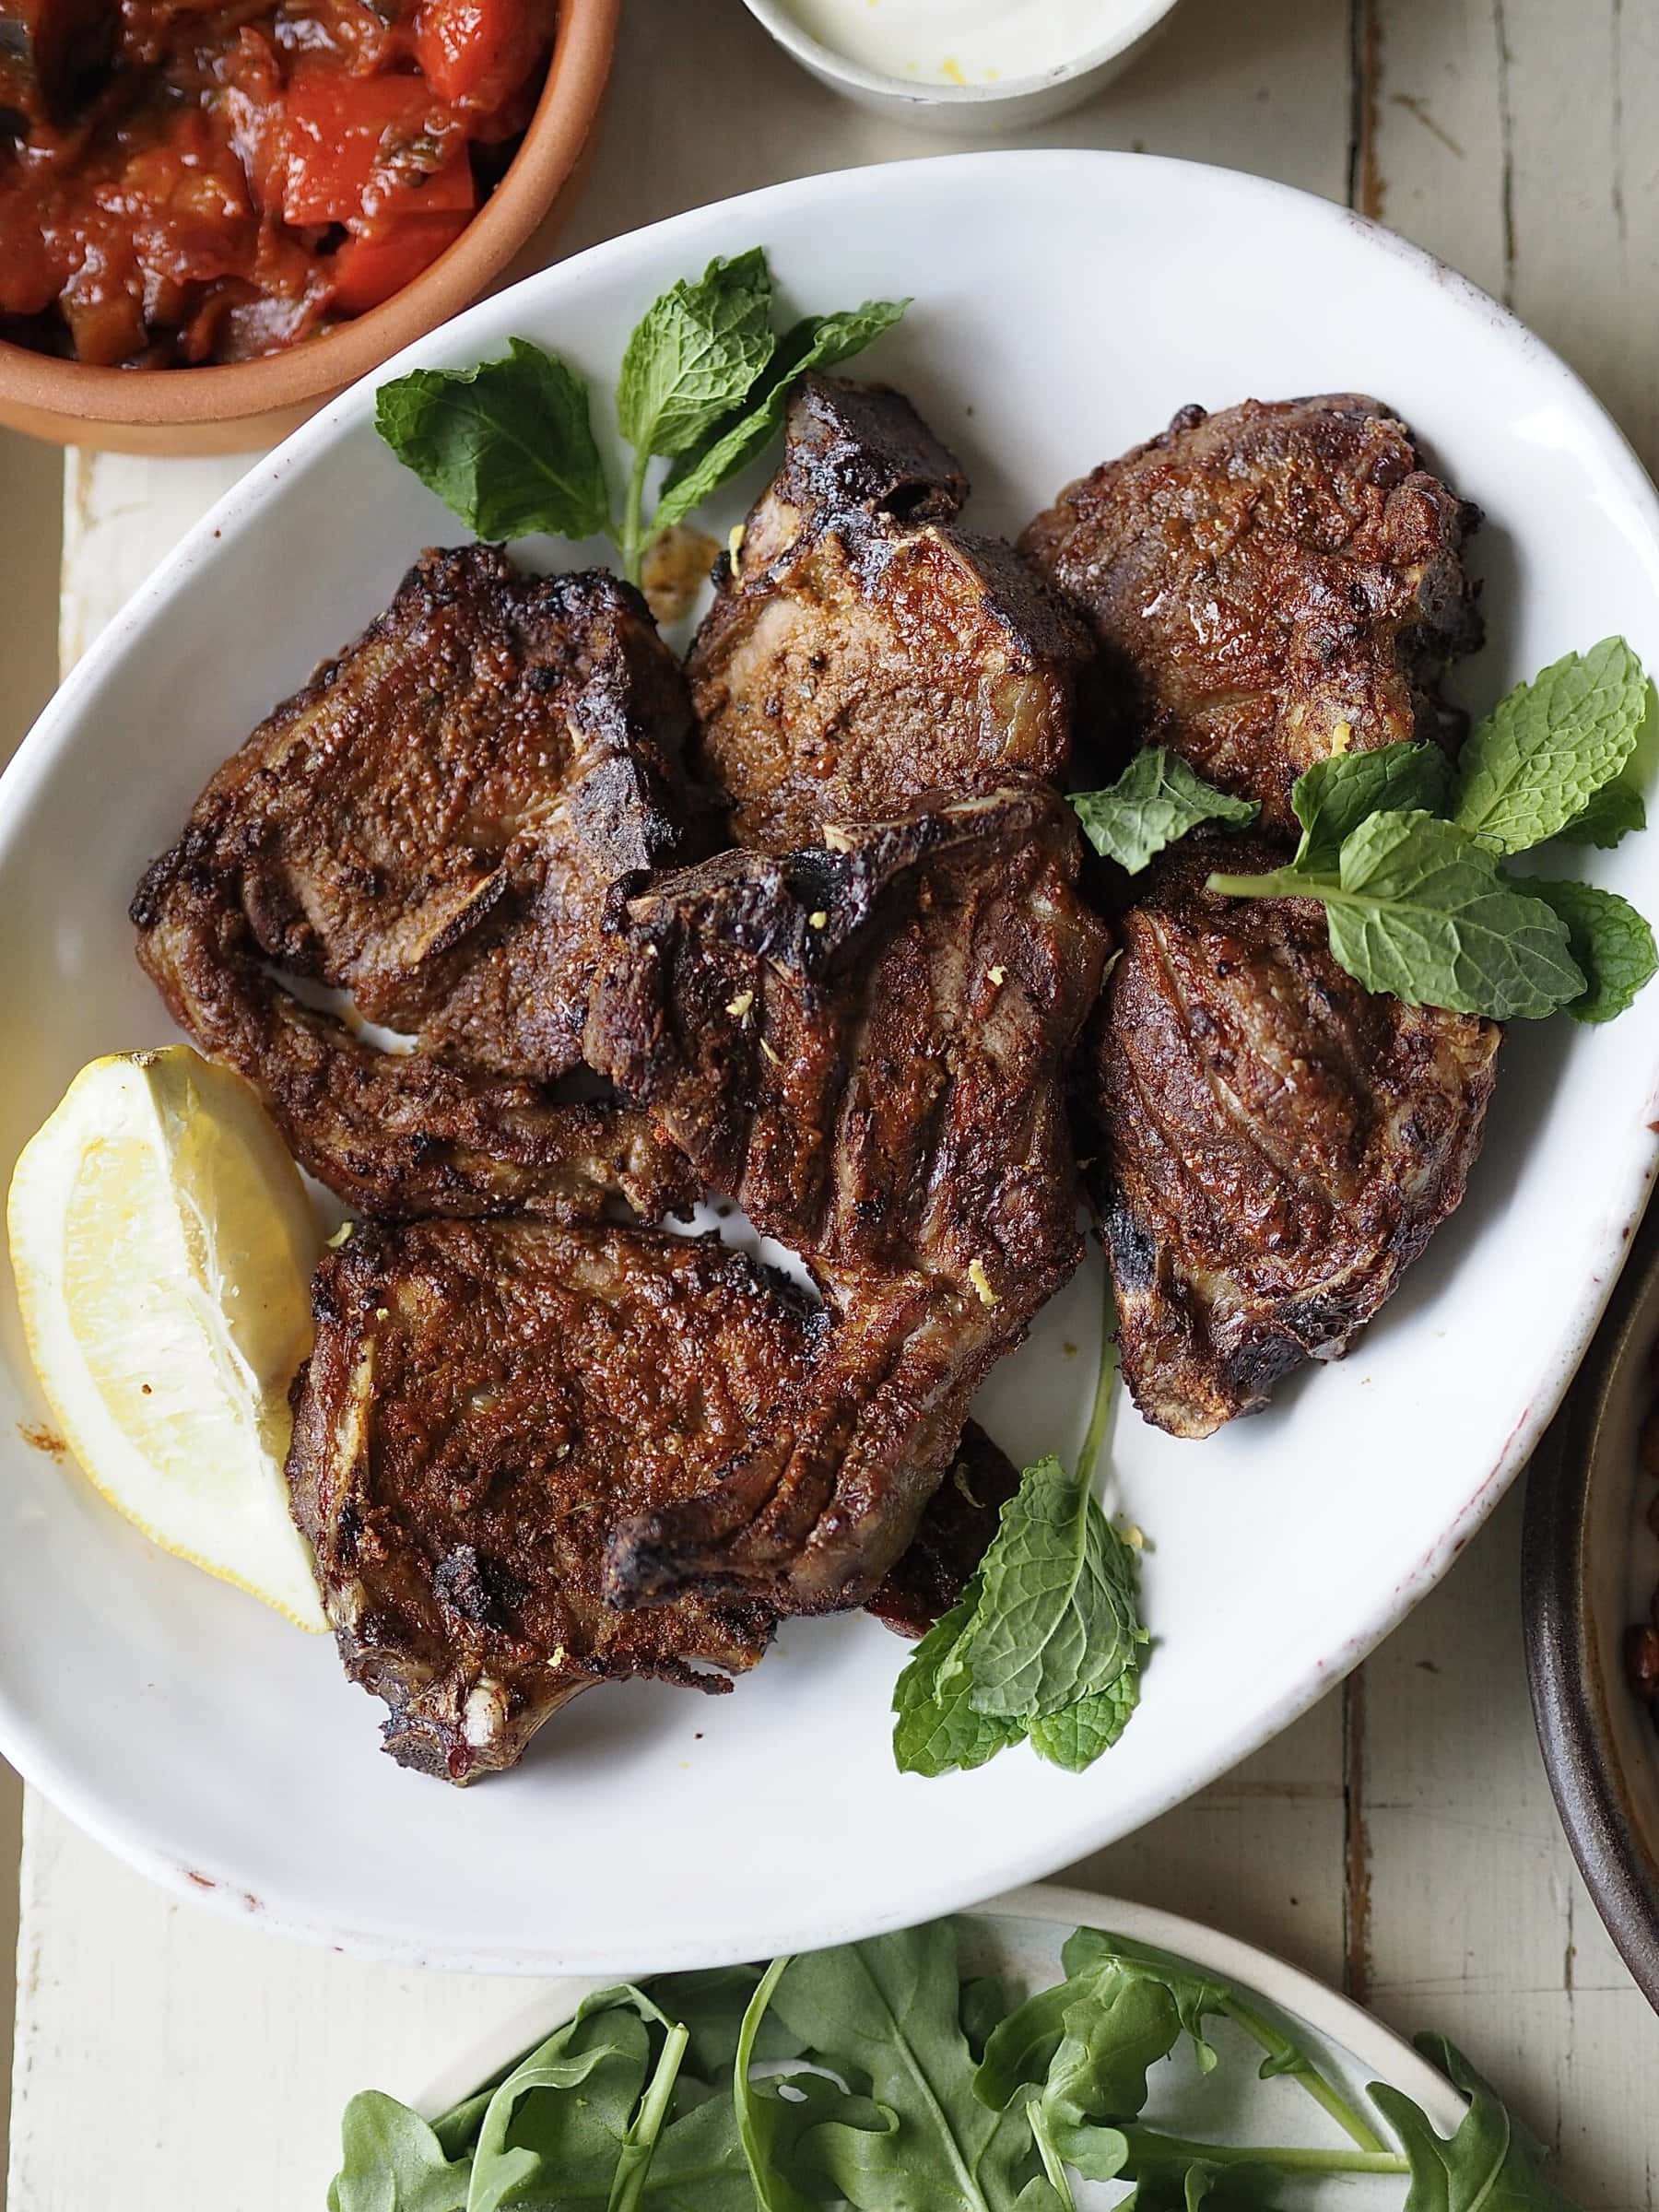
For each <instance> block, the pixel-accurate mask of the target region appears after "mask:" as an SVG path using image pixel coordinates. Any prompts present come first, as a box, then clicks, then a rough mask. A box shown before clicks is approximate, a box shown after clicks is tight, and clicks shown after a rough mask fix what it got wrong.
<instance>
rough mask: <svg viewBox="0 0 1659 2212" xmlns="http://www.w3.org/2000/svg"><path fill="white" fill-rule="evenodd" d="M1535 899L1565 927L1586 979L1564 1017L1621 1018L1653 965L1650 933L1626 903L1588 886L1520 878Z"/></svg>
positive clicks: (1656, 959) (1657, 954) (1658, 958)
mask: <svg viewBox="0 0 1659 2212" xmlns="http://www.w3.org/2000/svg"><path fill="white" fill-rule="evenodd" d="M1524 883H1525V886H1526V888H1527V889H1528V890H1529V891H1530V892H1531V893H1532V894H1533V896H1534V897H1535V898H1536V899H1542V900H1543V901H1544V902H1545V904H1546V905H1547V906H1548V907H1551V908H1553V910H1554V911H1555V912H1556V913H1557V914H1558V915H1559V918H1560V920H1561V921H1562V923H1563V924H1565V925H1566V930H1567V945H1568V949H1569V951H1570V952H1571V955H1572V958H1573V959H1574V961H1575V962H1576V963H1577V965H1578V966H1579V967H1580V968H1582V969H1583V971H1584V974H1585V977H1586V978H1587V979H1588V980H1587V982H1586V984H1585V987H1584V989H1583V992H1581V993H1580V994H1579V996H1578V997H1577V998H1570V999H1569V1000H1568V1001H1567V1011H1568V1013H1569V1014H1571V1015H1572V1016H1573V1018H1575V1020H1578V1021H1611V1020H1612V1019H1613V1018H1614V1016H1615V1015H1617V1014H1622V1013H1623V1012H1624V1011H1625V1009H1626V1007H1627V1006H1629V1005H1630V1002H1631V1000H1632V999H1633V998H1634V997H1635V995H1636V994H1637V992H1638V991H1640V990H1641V987H1642V985H1643V984H1644V983H1646V982H1649V981H1650V979H1651V978H1652V976H1653V970H1654V967H1655V965H1659V951H1655V949H1654V945H1653V931H1652V930H1651V929H1650V928H1649V927H1648V924H1646V922H1644V921H1643V920H1642V918H1641V915H1640V914H1639V913H1638V912H1636V909H1635V908H1634V907H1633V906H1631V905H1630V902H1629V900H1624V899H1621V898H1620V897H1619V896H1618V892H1617V891H1604V890H1599V889H1597V888H1596V887H1595V885H1594V884H1591V883H1543V882H1539V881H1537V880H1536V879H1535V878H1534V877H1530V876H1528V877H1525V878H1524Z"/></svg>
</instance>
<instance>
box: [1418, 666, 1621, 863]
mask: <svg viewBox="0 0 1659 2212" xmlns="http://www.w3.org/2000/svg"><path fill="white" fill-rule="evenodd" d="M1647 711H1648V680H1647V677H1646V674H1645V673H1644V671H1643V669H1642V665H1641V662H1640V661H1639V660H1638V659H1637V657H1636V655H1635V654H1634V653H1632V652H1631V651H1630V647H1629V646H1628V645H1627V644H1626V643H1625V641H1624V640H1623V639H1622V638H1604V639H1603V640H1602V641H1601V642H1600V644H1599V645H1593V646H1592V647H1591V648H1590V650H1589V652H1588V653H1582V654H1581V653H1568V654H1566V655H1565V657H1564V658H1563V659H1561V660H1559V661H1556V662H1554V663H1553V664H1552V665H1550V666H1549V667H1547V668H1546V669H1545V670H1544V671H1543V673H1542V674H1541V675H1539V676H1535V677H1534V678H1533V680H1532V682H1531V683H1530V684H1519V685H1517V686H1516V688H1515V689H1514V690H1512V692H1510V693H1509V695H1508V697H1507V698H1505V699H1501V700H1499V702H1498V704H1497V705H1496V706H1495V707H1494V708H1493V709H1492V712H1490V713H1489V714H1488V716H1487V717H1486V719H1485V721H1484V722H1482V723H1480V724H1477V727H1476V728H1475V729H1474V730H1473V731H1472V732H1471V733H1470V735H1469V736H1468V738H1467V740H1466V741H1465V745H1464V748H1463V752H1462V754H1461V755H1460V757H1459V760H1458V774H1457V795H1456V801H1455V805H1454V806H1453V817H1452V818H1453V821H1455V822H1456V824H1457V826H1458V828H1459V829H1460V830H1466V831H1467V833H1468V834H1469V835H1470V836H1471V837H1474V838H1478V839H1479V841H1480V842H1481V843H1482V844H1483V845H1486V846H1488V847H1489V848H1490V850H1491V851H1493V852H1495V853H1524V852H1525V851H1526V849H1527V848H1528V846H1530V845H1539V844H1542V843H1543V842H1544V841H1545V839H1546V838H1548V837H1554V836H1556V835H1557V834H1558V833H1559V831H1560V830H1564V829H1565V828H1566V827H1567V825H1568V824H1569V823H1570V822H1571V820H1572V819H1573V818H1574V816H1575V815H1577V814H1579V813H1580V812H1581V810H1582V809H1583V807H1584V806H1586V805H1587V804H1588V802H1589V800H1590V798H1591V797H1592V795H1593V794H1594V793H1595V792H1597V791H1599V790H1600V789H1601V787H1602V785H1603V784H1604V783H1609V782H1612V780H1613V778H1614V777H1615V776H1617V775H1618V773H1619V771H1621V770H1622V769H1623V768H1624V766H1625V763H1626V762H1627V761H1628V760H1629V759H1630V755H1631V753H1632V752H1633V751H1634V749H1635V746H1636V739H1637V737H1638V735H1640V733H1641V725H1642V723H1643V722H1644V721H1645V720H1646V718H1647Z"/></svg>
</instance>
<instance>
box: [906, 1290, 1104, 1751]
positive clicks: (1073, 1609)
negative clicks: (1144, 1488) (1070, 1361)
mask: <svg viewBox="0 0 1659 2212" xmlns="http://www.w3.org/2000/svg"><path fill="white" fill-rule="evenodd" d="M1115 1365H1116V1363H1115V1357H1114V1347H1113V1343H1112V1300H1111V1293H1110V1291H1109V1290H1108V1291H1107V1292H1106V1293H1105V1295H1104V1298H1103V1301H1102V1308H1101V1332H1100V1369H1099V1372H1098V1375H1097V1379H1096V1383H1095V1400H1094V1406H1093V1410H1092V1412H1091V1414H1090V1416H1089V1423H1088V1435H1087V1436H1086V1437H1085V1439H1084V1441H1083V1449H1082V1451H1081V1453H1079V1454H1078V1457H1077V1467H1076V1469H1075V1471H1073V1472H1071V1473H1068V1472H1067V1471H1066V1469H1065V1467H1064V1466H1063V1465H1061V1463H1060V1461H1059V1460H1058V1459H1056V1458H1054V1457H1053V1455H1052V1454H1050V1455H1049V1456H1048V1457H1046V1458H1043V1459H1040V1460H1038V1461H1036V1462H1035V1463H1034V1464H1033V1465H1030V1466H1029V1467H1027V1468H1026V1470H1025V1472H1024V1474H1023V1475H1022V1476H1021V1477H1020V1481H1019V1488H1018V1490H1017V1491H1016V1492H1015V1494H1014V1496H1013V1497H1012V1498H1010V1499H1009V1500H1008V1502H1007V1503H1006V1505H1005V1506H1004V1507H1003V1509H1002V1517H1001V1521H1000V1523H999V1524H998V1527H997V1532H996V1535H994V1537H993V1539H992V1541H991V1544H990V1547H988V1549H987V1550H986V1553H985V1556H984V1558H983V1559H982V1560H981V1561H980V1564H979V1569H978V1571H977V1572H976V1573H975V1575H974V1576H973V1579H972V1580H971V1583H969V1585H968V1587H967V1589H966V1590H965V1591H964V1592H963V1594H962V1597H961V1600H960V1602H959V1604H958V1605H956V1606H953V1607H952V1609H951V1610H950V1611H949V1612H948V1613H947V1614H946V1615H945V1617H944V1618H943V1619H942V1620H940V1621H939V1622H938V1623H937V1625H936V1626H935V1628H933V1629H931V1630H929V1631H928V1633H927V1634H926V1635H925V1636H924V1638H923V1639H922V1641H921V1642H920V1643H919V1644H918V1645H917V1646H916V1649H915V1651H914V1653H912V1656H911V1659H910V1661H909V1663H908V1665H906V1666H905V1668H904V1669H903V1671H902V1673H901V1674H900V1677H899V1681H898V1684H897V1687H896V1688H895V1690H894V1693H893V1711H894V1713H895V1714H896V1716H897V1719H896V1724H895V1726H894V1730H893V1756H894V1759H896V1760H897V1762H898V1765H899V1768H900V1771H901V1772H903V1773H907V1774H912V1773H913V1774H929V1775H935V1774H944V1773H948V1772H950V1771H953V1770H955V1769H961V1768H970V1767H979V1766H983V1764H984V1763H985V1761H986V1760H987V1759H994V1758H995V1756H996V1754H997V1753H998V1752H999V1751H1004V1750H1006V1749H1007V1748H1008V1747H1009V1746H1010V1745H1012V1744H1018V1743H1021V1742H1023V1741H1025V1740H1026V1739H1027V1738H1029V1739H1030V1743H1031V1746H1032V1748H1033V1749H1034V1750H1035V1751H1036V1752H1037V1754H1038V1756H1039V1758H1041V1759H1046V1760H1048V1761H1049V1763H1050V1764H1051V1765H1053V1766H1057V1767H1062V1768H1064V1769H1065V1770H1066V1771H1068V1772H1071V1773H1077V1772H1080V1771H1082V1769H1084V1768H1085V1767H1088V1766H1092V1765H1093V1763H1094V1761H1095V1760H1096V1759H1099V1758H1100V1755H1101V1753H1102V1752H1104V1751H1107V1750H1109V1749H1110V1748H1111V1747H1112V1745H1113V1744H1115V1743H1116V1742H1117V1740H1118V1738H1119V1737H1120V1736H1121V1735H1123V1733H1124V1729H1125V1728H1126V1727H1127V1725H1128V1724H1129V1721H1130V1718H1131V1716H1132V1715H1133V1713H1134V1712H1135V1705H1136V1703H1137V1702H1138V1700H1139V1696H1140V1668H1141V1662H1142V1658H1143V1655H1144V1653H1145V1649H1146V1645H1147V1641H1148V1639H1147V1631H1146V1630H1145V1629H1144V1628H1143V1627H1142V1625H1141V1620H1140V1595H1139V1592H1140V1569H1139V1560H1138V1559H1137V1557H1136V1554H1135V1548H1134V1547H1133V1546H1132V1545H1131V1544H1130V1543H1129V1542H1128V1541H1127V1539H1126V1538H1125V1537H1124V1536H1122V1535H1119V1533H1118V1532H1117V1530H1116V1529H1115V1528H1113V1527H1112V1524H1111V1522H1109V1521H1108V1520H1107V1518H1106V1515H1105V1513H1104V1512H1102V1511H1101V1508H1100V1500H1099V1499H1098V1498H1097V1497H1096V1495H1095V1482H1094V1477H1095V1466H1096V1463H1097V1461H1098V1460H1099V1457H1100V1447H1101V1445H1102V1443H1103V1442H1104V1441H1105V1434H1106V1425H1107V1421H1108V1419H1109V1418H1110V1415H1111V1409H1112V1383H1113V1378H1114V1374H1115Z"/></svg>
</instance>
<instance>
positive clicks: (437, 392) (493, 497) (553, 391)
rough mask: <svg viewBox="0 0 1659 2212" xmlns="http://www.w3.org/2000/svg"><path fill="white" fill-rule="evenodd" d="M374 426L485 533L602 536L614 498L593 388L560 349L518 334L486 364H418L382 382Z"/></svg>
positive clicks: (472, 527) (466, 519) (428, 485)
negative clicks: (546, 348) (597, 434)
mask: <svg viewBox="0 0 1659 2212" xmlns="http://www.w3.org/2000/svg"><path fill="white" fill-rule="evenodd" d="M374 427H375V429H377V430H378V431H379V432H380V434H381V436H382V438H383V439H384V440H385V441H386V443H387V444H388V445H389V446H390V447H391V448H392V451H393V452H394V453H395V454H396V455H397V457H398V459H399V460H400V461H401V462H402V463H403V465H404V466H405V467H406V468H410V469H413V470H414V472H415V474H416V475H417V476H418V477H419V478H420V480H421V482H422V483H423V484H424V485H425V486H426V488H427V489H428V490H429V491H435V492H436V493H437V495H438V497H439V498H440V499H441V500H442V501H443V503H444V505H445V506H446V507H448V508H449V509H450V510H451V512H453V513H455V514H458V515H459V516H460V518H461V520H462V521H463V522H464V523H465V524H466V526H467V528H468V529H469V530H471V531H473V532H474V533H475V534H476V535H477V536H479V537H490V538H498V537H500V538H504V537H527V536H529V535H531V534H532V533H534V532H536V531H543V530H545V531H547V533H548V534H549V535H552V536H554V537H572V538H582V537H593V536H594V535H597V534H598V533H600V532H601V531H606V532H608V531H609V529H610V527H611V523H610V494H609V492H608V491H607V490H606V482H605V465H604V463H603V462H602V461H601V459H600V457H599V448H598V447H597V445H595V444H594V432H593V429H592V426H591V424H590V422H589V420H588V394H587V386H586V384H585V383H583V382H582V379H581V377H579V376H578V375H577V374H576V372H575V371H574V370H572V369H570V368H568V367H567V366H566V365H565V363H564V362H563V361H561V360H560V359H559V357H558V355H557V354H552V353H544V352H543V351H542V349H541V347H539V346H532V345H531V344H530V343H529V342H528V340H527V339H524V338H509V339H508V341H507V351H506V354H505V355H504V356H503V357H502V359H500V360H495V361H480V362H479V363H478V365H477V368H476V369H415V370H411V371H410V372H409V374H408V375H407V376H400V377H397V378H396V379H394V382H391V383H389V384H382V386H381V388H380V390H379V391H378V392H377V393H376V394H375V397H374Z"/></svg>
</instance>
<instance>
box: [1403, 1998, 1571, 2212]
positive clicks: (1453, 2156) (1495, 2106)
mask: <svg viewBox="0 0 1659 2212" xmlns="http://www.w3.org/2000/svg"><path fill="white" fill-rule="evenodd" d="M1417 2042H1418V2050H1419V2051H1421V2052H1422V2053H1423V2055H1424V2057H1425V2058H1427V2059H1429V2060H1430V2062H1431V2063H1432V2064H1433V2065H1437V2066H1438V2067H1439V2068H1440V2070H1441V2073H1442V2074H1444V2075H1445V2076H1446V2077H1447V2079H1448V2080H1449V2081H1451V2082H1452V2083H1453V2086H1454V2087H1455V2088H1458V2089H1460V2090H1461V2091H1462V2092H1463V2094H1464V2096H1465V2097H1466V2098H1467V2099H1468V2100H1469V2109H1468V2111H1467V2112H1466V2113H1465V2116H1464V2118H1463V2121H1462V2122H1461V2124H1459V2126H1458V2130H1457V2133H1456V2134H1455V2135H1454V2136H1452V2137H1450V2139H1448V2138H1446V2137H1444V2136H1439V2135H1437V2134H1436V2133H1435V2131H1434V2129H1433V2128H1432V2127H1431V2126H1430V2123H1429V2119H1428V2115H1427V2114H1426V2113H1425V2112H1423V2111H1422V2110H1421V2108H1420V2107H1419V2106H1418V2105H1417V2104H1414V2103H1413V2101H1412V2100H1411V2099H1410V2098H1409V2097H1406V2096H1404V2095H1402V2093H1401V2092H1400V2091H1399V2090H1398V2089H1394V2088H1390V2087H1389V2086H1388V2084H1387V2083H1386V2082H1382V2081H1373V2082H1372V2083H1371V2090H1370V2094H1371V2101H1372V2103H1373V2104H1375V2105H1376V2106H1377V2108H1378V2110H1379V2111H1380V2112H1382V2115H1383V2117H1384V2118H1385V2119H1386V2120H1387V2121H1388V2123H1389V2124H1390V2125H1391V2126H1392V2127H1393V2129H1394V2133H1395V2134H1396V2135H1397V2136H1399V2138H1400V2142H1401V2144H1402V2145H1403V2147H1404V2148H1405V2152H1406V2159H1408V2160H1409V2162H1410V2167H1411V2187H1410V2190H1409V2192H1408V2194H1407V2195H1406V2206H1405V2212H1571V2206H1569V2204H1568V2200H1567V2198H1566V2197H1564V2196H1563V2195H1562V2194H1561V2193H1560V2191H1559V2189H1558V2188H1557V2187H1556V2185H1555V2183H1553V2182H1552V2181H1550V2180H1549V2178H1548V2176H1547V2174H1546V2173H1545V2172H1544V2170H1543V2156H1544V2154H1543V2152H1542V2150H1541V2148H1540V2147H1539V2145H1538V2144H1537V2142H1536V2141H1535V2139H1534V2137H1532V2136H1529V2135H1528V2134H1527V2133H1526V2131H1525V2130H1524V2128H1523V2127H1522V2126H1521V2125H1520V2124H1519V2123H1518V2122H1517V2121H1516V2120H1515V2119H1514V2118H1513V2116H1512V2114H1511V2113H1510V2112H1507V2111H1506V2110H1505V2108H1504V2106H1503V2104H1502V2102H1501V2101H1500V2098H1499V2096H1498V2093H1497V2091H1496V2090H1495V2089H1494V2088H1492V2086H1491V2084H1490V2083H1489V2082H1487V2081H1484V2080H1483V2079H1482V2078H1481V2077H1480V2076H1479V2075H1478V2074H1477V2073H1476V2071H1475V2069H1474V2067H1473V2066H1472V2065H1470V2064H1469V2062H1468V2060H1467V2059H1466V2058H1465V2056H1464V2055H1463V2053H1462V2052H1461V2051H1459V2050H1458V2049H1457V2048H1456V2047H1455V2046H1454V2045H1453V2044H1452V2043H1449V2042H1448V2041H1446V2040H1445V2038H1444V2037H1443V2036H1419V2037H1418V2039H1417Z"/></svg>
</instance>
